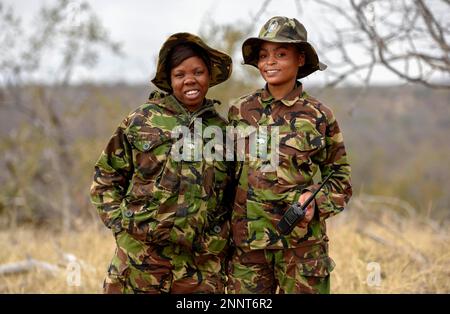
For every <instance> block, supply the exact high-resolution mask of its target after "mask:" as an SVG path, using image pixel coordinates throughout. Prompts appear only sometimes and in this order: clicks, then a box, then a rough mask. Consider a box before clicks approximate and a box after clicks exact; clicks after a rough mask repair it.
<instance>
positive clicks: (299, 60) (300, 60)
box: [298, 52, 305, 67]
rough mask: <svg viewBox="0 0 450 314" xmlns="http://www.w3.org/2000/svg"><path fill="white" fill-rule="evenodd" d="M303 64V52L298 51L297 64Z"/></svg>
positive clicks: (300, 65)
mask: <svg viewBox="0 0 450 314" xmlns="http://www.w3.org/2000/svg"><path fill="white" fill-rule="evenodd" d="M304 65H305V53H304V52H299V54H298V66H299V67H302V66H304Z"/></svg>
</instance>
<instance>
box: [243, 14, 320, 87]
mask: <svg viewBox="0 0 450 314" xmlns="http://www.w3.org/2000/svg"><path fill="white" fill-rule="evenodd" d="M307 35H308V34H307V32H306V29H305V27H304V26H303V24H301V23H300V22H299V21H297V20H296V19H295V18H293V19H290V18H287V17H284V16H275V17H272V18H271V19H270V20H268V21H267V22H266V24H264V26H263V27H262V28H261V31H260V32H259V35H258V37H251V38H248V39H247V40H245V41H244V43H243V44H242V55H243V57H244V64H250V65H253V66H254V67H258V54H259V48H260V46H261V44H262V43H263V42H264V41H269V42H274V43H290V44H296V45H297V46H298V47H299V48H300V51H303V52H304V53H305V64H304V65H303V66H301V67H299V68H298V72H297V78H298V79H300V78H302V77H305V76H308V75H309V74H311V73H313V72H315V71H317V70H321V71H323V70H325V69H326V68H327V66H326V65H325V64H324V63H322V62H320V61H319V57H318V56H317V53H316V51H315V50H314V48H313V47H312V46H311V44H310V43H308V42H307Z"/></svg>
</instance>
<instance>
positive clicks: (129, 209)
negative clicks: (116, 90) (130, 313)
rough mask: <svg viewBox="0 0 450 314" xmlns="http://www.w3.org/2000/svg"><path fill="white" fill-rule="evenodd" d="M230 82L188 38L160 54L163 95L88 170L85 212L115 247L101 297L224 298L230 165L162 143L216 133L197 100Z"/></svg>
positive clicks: (218, 122)
mask: <svg viewBox="0 0 450 314" xmlns="http://www.w3.org/2000/svg"><path fill="white" fill-rule="evenodd" d="M230 74H231V58H230V57H229V56H228V55H226V54H224V53H222V52H220V51H217V50H215V49H212V48H210V47H209V46H207V45H206V44H205V43H204V42H203V41H202V40H201V39H200V38H199V37H197V36H195V35H192V34H189V33H177V34H174V35H172V36H170V37H169V38H168V39H167V41H166V42H165V43H164V44H163V46H162V47H161V50H160V53H159V59H158V66H157V72H156V75H155V78H154V79H153V80H152V82H153V83H154V84H155V85H156V86H157V87H159V88H160V89H161V90H163V91H165V92H167V93H168V94H164V93H161V92H159V91H156V92H153V93H152V94H151V95H150V99H149V101H148V102H147V103H146V104H144V105H142V106H140V107H139V108H138V109H136V110H135V111H133V112H132V113H131V114H130V115H129V116H127V117H126V118H125V119H124V120H123V121H122V123H121V124H120V126H119V127H118V128H117V130H116V132H115V133H114V135H113V136H112V138H111V139H110V141H109V143H108V145H107V146H106V148H105V150H104V151H103V153H102V154H101V156H100V158H99V159H98V161H97V163H96V165H95V175H94V182H93V184H92V188H91V199H92V203H93V204H94V205H95V206H96V207H97V211H98V213H99V215H100V218H101V219H102V221H103V222H104V224H105V225H106V226H107V227H108V228H110V229H111V230H112V231H113V234H114V236H115V238H116V244H117V248H116V253H115V255H114V257H113V259H112V261H111V264H110V267H109V270H108V274H107V276H106V280H105V283H104V290H105V292H107V293H223V292H224V291H225V288H224V287H225V278H226V276H225V256H226V254H227V249H228V238H229V230H230V222H229V219H230V209H231V200H232V199H233V197H232V193H233V190H234V188H233V181H232V180H231V174H232V172H233V171H232V167H233V164H232V163H228V162H225V161H216V160H214V161H207V160H205V159H199V160H195V161H192V160H183V159H181V160H176V159H174V158H173V154H171V152H172V151H173V150H176V147H175V142H176V141H177V138H173V137H172V136H171V135H172V131H173V130H174V128H175V127H185V128H188V129H189V130H191V129H194V128H195V127H194V126H195V121H201V124H202V125H203V126H204V127H216V128H220V129H221V130H223V131H225V127H226V124H225V121H224V120H222V119H221V118H220V117H219V116H218V114H217V113H216V111H215V109H214V105H215V104H216V103H217V101H213V100H209V99H206V98H205V96H206V93H207V92H208V88H209V87H210V86H214V85H217V84H219V83H222V82H223V81H225V80H227V79H228V77H229V76H230ZM197 119H198V120H197ZM223 134H225V132H223ZM223 142H224V141H222V143H223Z"/></svg>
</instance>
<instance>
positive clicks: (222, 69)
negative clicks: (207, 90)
mask: <svg viewBox="0 0 450 314" xmlns="http://www.w3.org/2000/svg"><path fill="white" fill-rule="evenodd" d="M186 43H189V44H195V45H197V46H198V47H200V48H202V49H203V50H204V51H205V53H206V55H207V56H208V57H209V59H210V61H211V64H210V67H209V69H210V73H209V74H210V80H209V87H212V86H214V85H217V84H220V83H222V82H224V81H226V80H227V79H228V78H229V77H230V75H231V71H232V60H231V57H230V56H228V55H227V54H225V53H223V52H220V51H218V50H216V49H213V48H211V47H209V46H208V45H206V44H205V43H204V42H203V40H201V38H200V37H198V36H196V35H193V34H190V33H176V34H173V35H171V36H170V37H169V38H167V40H166V41H165V42H164V44H163V45H162V47H161V50H160V51H159V57H158V65H157V69H156V74H155V77H154V78H153V80H152V83H153V84H155V85H156V86H157V87H158V88H160V89H162V90H163V91H165V92H169V93H170V92H171V91H172V88H171V86H170V77H167V75H168V74H167V72H166V63H167V61H168V60H167V58H168V56H169V55H170V52H171V51H172V49H173V48H174V47H176V46H177V45H179V44H186Z"/></svg>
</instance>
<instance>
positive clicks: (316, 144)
mask: <svg viewBox="0 0 450 314" xmlns="http://www.w3.org/2000/svg"><path fill="white" fill-rule="evenodd" d="M228 119H229V122H230V123H231V124H232V125H233V126H234V127H242V126H249V125H251V126H254V127H255V128H256V129H258V128H261V126H270V127H273V126H278V130H279V135H277V137H279V138H278V142H279V163H278V166H277V167H276V168H275V169H273V170H272V171H269V172H267V171H262V166H263V163H262V162H259V161H256V162H255V161H253V162H252V161H250V160H249V158H245V160H244V161H243V162H240V163H238V166H237V172H239V173H240V176H239V185H238V188H237V192H236V197H235V201H234V209H233V214H232V233H233V242H234V244H235V245H236V246H239V247H242V248H247V249H279V248H293V247H300V246H306V245H312V244H314V243H319V242H323V241H324V240H325V241H328V238H327V237H326V224H325V219H326V218H328V217H330V216H332V215H335V214H337V213H339V212H340V211H342V210H343V209H344V206H345V205H346V203H347V202H348V201H349V198H350V196H351V194H352V189H351V183H350V165H349V164H348V162H347V156H346V152H345V147H344V142H343V138H342V134H341V132H340V130H339V126H338V123H337V121H336V119H335V117H334V115H333V113H332V111H331V110H330V109H329V108H327V107H326V106H324V105H323V104H322V103H320V102H319V101H318V100H316V99H314V98H312V97H310V96H309V95H308V94H307V93H306V92H304V91H303V89H302V85H301V83H297V86H296V88H295V89H294V90H293V91H291V92H290V93H289V94H288V95H287V96H286V97H285V98H284V99H281V100H275V99H274V98H273V97H272V96H271V95H270V93H269V92H268V91H267V90H266V89H261V90H257V91H256V92H255V93H253V94H250V95H247V96H244V97H241V98H239V99H237V100H235V101H233V102H232V103H231V106H230V108H229V111H228ZM270 140H271V139H270V137H269V141H270ZM248 143H249V142H248V141H247V142H246V146H247V147H246V154H248V152H249V147H248V145H249V144H248ZM268 148H269V150H268V151H270V145H268ZM331 169H333V170H335V174H334V175H333V176H332V177H331V178H330V180H329V181H328V182H327V183H326V184H325V186H324V188H323V189H322V190H321V191H320V192H319V193H318V195H317V196H316V198H315V204H316V210H315V216H314V218H313V220H312V221H311V222H310V224H309V226H308V228H307V229H306V228H300V227H299V226H297V227H295V228H294V230H293V231H292V233H291V234H290V235H288V236H283V235H280V233H279V232H278V231H277V229H276V225H277V223H278V222H279V220H280V218H281V217H282V215H283V214H284V212H285V211H286V209H287V208H288V206H289V205H290V204H292V203H294V202H297V201H298V199H299V197H300V194H301V193H302V192H304V191H306V190H309V191H312V192H313V191H315V190H316V189H317V187H318V186H319V184H314V182H313V177H314V175H315V174H316V173H317V171H318V170H320V173H321V175H322V178H325V176H327V175H328V174H329V173H330V171H331Z"/></svg>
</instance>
